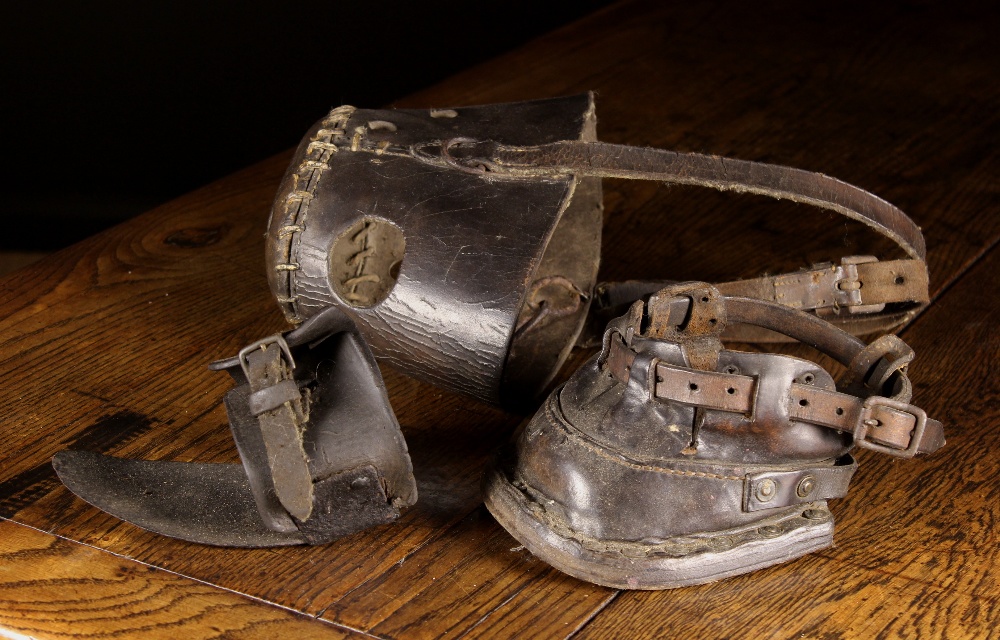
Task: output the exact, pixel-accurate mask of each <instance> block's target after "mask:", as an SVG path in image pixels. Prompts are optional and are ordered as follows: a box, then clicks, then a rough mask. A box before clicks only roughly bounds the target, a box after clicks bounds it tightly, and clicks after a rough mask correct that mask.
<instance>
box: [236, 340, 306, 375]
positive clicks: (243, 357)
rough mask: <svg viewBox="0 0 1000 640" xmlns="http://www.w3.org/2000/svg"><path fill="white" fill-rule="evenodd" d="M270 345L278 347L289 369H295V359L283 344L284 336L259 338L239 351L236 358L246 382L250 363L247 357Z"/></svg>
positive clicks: (285, 343)
mask: <svg viewBox="0 0 1000 640" xmlns="http://www.w3.org/2000/svg"><path fill="white" fill-rule="evenodd" d="M272 344H276V345H278V348H280V349H281V352H282V353H284V354H285V358H286V359H287V360H288V366H289V368H291V369H294V368H295V359H294V358H293V357H292V350H291V349H289V348H288V343H287V342H285V336H284V335H283V334H280V333H276V334H274V335H273V336H267V337H266V338H261V339H260V340H258V341H257V342H252V343H250V344H248V345H247V346H245V347H243V348H242V349H240V353H239V355H238V356H237V358H239V361H240V368H241V369H243V375H245V376H246V377H247V380H249V379H250V363H249V362H247V356H248V355H249V354H250V352H251V351H253V350H254V349H262V348H265V347H267V346H269V345H272Z"/></svg>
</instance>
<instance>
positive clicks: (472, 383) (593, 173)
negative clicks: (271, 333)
mask: <svg viewBox="0 0 1000 640" xmlns="http://www.w3.org/2000/svg"><path fill="white" fill-rule="evenodd" d="M604 177H616V178H629V179H638V180H654V181H662V182H667V183H676V184H689V185H698V186H704V187H709V188H713V189H718V190H723V191H736V192H747V193H754V194H761V195H766V196H770V197H774V198H780V199H787V200H793V201H795V202H800V203H804V204H809V205H813V206H815V207H819V208H823V209H827V210H831V211H835V212H837V213H840V214H842V215H845V216H847V217H849V218H852V219H854V220H858V221H860V222H863V223H865V224H866V225H868V226H869V227H871V228H872V229H874V230H875V231H877V232H879V233H881V234H883V235H885V236H887V237H889V238H891V239H892V240H893V241H895V242H896V243H897V244H898V245H899V247H901V249H902V250H903V251H904V252H905V253H906V254H907V256H908V257H907V258H905V259H900V260H888V261H879V260H877V259H876V258H875V257H874V256H853V257H848V258H845V259H844V260H843V261H842V262H841V264H838V265H833V264H826V265H815V266H813V267H812V268H809V269H806V270H803V271H800V272H796V273H791V274H786V275H781V276H769V277H764V278H758V279H753V280H745V281H739V282H734V283H726V284H723V285H719V288H720V290H721V291H724V292H725V293H727V294H728V295H740V296H749V297H757V298H761V299H765V300H771V301H775V302H781V303H783V304H786V305H788V306H792V307H795V308H800V309H807V310H814V311H816V312H818V313H825V314H828V315H830V316H831V319H832V320H834V321H836V322H838V323H841V324H842V325H843V326H844V327H845V328H847V329H848V330H850V331H852V332H855V333H871V332H875V331H885V330H888V329H889V328H891V327H893V326H896V325H898V324H900V323H902V322H905V321H906V320H908V319H909V318H911V317H912V315H913V314H914V313H915V312H916V310H917V309H918V308H919V307H920V306H922V305H923V304H925V303H926V302H927V301H928V299H929V297H928V279H927V269H926V265H925V260H924V241H923V236H922V235H921V233H920V229H919V227H917V226H916V225H915V224H914V223H913V221H912V220H910V219H909V218H908V217H907V216H906V215H905V214H904V213H903V212H902V211H900V210H899V209H897V208H896V207H894V206H892V205H891V204H889V203H887V202H885V201H884V200H882V199H880V198H878V197H876V196H874V195H872V194H870V193H867V192H865V191H863V190H861V189H858V188H857V187H853V186H851V185H848V184H845V183H843V182H840V181H839V180H836V179H834V178H830V177H827V176H824V175H820V174H817V173H810V172H807V171H802V170H799V169H792V168H789V167H782V166H777V165H768V164H761V163H756V162H747V161H742V160H734V159H728V158H720V157H716V156H705V155H699V154H692V153H675V152H672V151H666V150H661V149H648V148H639V147H631V146H624V145H615V144H608V143H602V142H598V141H597V135H596V116H595V109H594V102H593V96H592V95H590V94H585V95H579V96H572V97H566V98H556V99H550V100H539V101H534V102H521V103H512V104H500V105H487V106H479V107H463V108H456V109H423V110H420V109H401V110H371V109H356V108H354V107H350V106H344V107H338V108H336V109H334V110H333V111H331V112H330V114H329V115H328V116H327V117H325V118H323V119H322V120H321V121H320V122H318V123H317V124H316V125H315V126H313V128H312V129H310V130H309V132H308V133H307V134H306V136H305V138H304V139H303V141H302V143H301V145H300V146H299V148H298V150H297V151H296V153H295V155H294V157H293V160H292V163H291V166H290V167H289V170H288V172H287V173H286V175H285V177H284V180H283V182H282V184H281V187H280V189H279V191H278V194H277V198H276V200H275V203H274V208H273V210H272V213H271V219H270V223H269V232H268V244H267V263H268V269H267V272H268V278H269V281H270V285H271V290H272V292H273V294H274V296H275V298H276V299H277V301H278V303H279V304H280V305H281V307H282V309H283V310H284V312H285V314H286V316H287V318H288V319H289V320H290V321H291V322H293V323H298V322H301V321H303V320H305V319H307V318H309V317H311V316H312V315H314V314H316V313H318V312H320V311H321V310H323V309H325V308H327V307H329V306H338V307H341V308H342V309H344V311H345V312H346V313H347V314H348V315H350V316H351V317H352V318H353V319H354V321H355V322H356V323H357V324H358V326H359V328H360V330H361V332H362V333H363V334H364V336H365V338H366V339H367V340H368V341H369V343H370V345H371V347H372V350H373V351H374V353H375V355H376V356H377V357H378V358H380V359H382V360H385V361H387V362H388V363H389V364H391V365H393V366H395V367H397V368H399V369H401V370H402V371H404V372H406V373H407V374H408V375H412V376H415V377H417V378H420V379H423V380H425V381H428V382H430V383H432V384H436V385H438V386H442V387H445V388H448V389H451V390H455V391H458V392H461V393H464V394H467V395H470V396H473V397H476V398H479V399H481V400H484V401H487V402H494V403H496V402H500V403H503V404H508V405H510V404H514V403H518V402H521V401H523V400H524V399H525V398H532V397H534V396H536V395H537V394H539V393H540V392H541V391H542V390H543V389H544V388H545V387H546V386H547V384H548V383H549V382H550V381H551V380H552V378H553V377H554V375H555V373H556V372H557V371H558V369H559V367H560V365H561V364H562V362H563V361H564V359H565V358H566V356H567V354H568V353H569V351H570V349H571V348H572V347H573V345H574V343H575V341H576V338H577V336H578V335H579V333H580V331H581V328H582V327H583V325H584V320H585V318H586V315H587V312H588V308H589V307H590V306H591V301H592V300H593V299H594V296H595V286H596V294H597V302H598V303H599V305H600V306H602V307H608V306H610V307H612V308H613V307H615V306H617V305H619V304H621V303H623V302H624V303H626V304H627V303H629V302H631V301H632V300H634V299H636V298H638V297H640V296H643V295H648V294H649V293H652V292H653V291H655V290H656V289H658V288H660V286H662V283H652V284H651V283H643V282H628V283H623V284H620V285H615V284H608V285H600V286H597V285H596V284H595V283H596V276H597V267H598V262H599V256H600V238H601V225H602V215H601V208H602V196H601V179H602V178H604ZM665 275H666V276H669V274H665ZM605 322H606V320H605ZM601 326H603V323H602V324H601ZM774 335H775V334H774V333H770V334H767V335H763V334H762V333H761V332H758V333H757V334H755V335H750V334H746V333H744V334H743V337H744V338H753V339H767V338H768V337H769V336H771V337H773V336H774Z"/></svg>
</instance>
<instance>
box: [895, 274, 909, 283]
mask: <svg viewBox="0 0 1000 640" xmlns="http://www.w3.org/2000/svg"><path fill="white" fill-rule="evenodd" d="M893 282H895V283H896V284H903V283H904V282H906V278H904V277H903V276H896V279H895V280H893Z"/></svg>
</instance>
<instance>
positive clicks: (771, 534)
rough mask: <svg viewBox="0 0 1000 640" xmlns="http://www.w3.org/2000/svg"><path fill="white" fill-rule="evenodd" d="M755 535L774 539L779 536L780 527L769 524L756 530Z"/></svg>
mask: <svg viewBox="0 0 1000 640" xmlns="http://www.w3.org/2000/svg"><path fill="white" fill-rule="evenodd" d="M757 533H759V534H760V535H762V536H764V537H765V538H775V537H777V536H780V535H781V527H779V526H776V525H773V524H769V525H767V526H766V527H761V528H760V529H757Z"/></svg>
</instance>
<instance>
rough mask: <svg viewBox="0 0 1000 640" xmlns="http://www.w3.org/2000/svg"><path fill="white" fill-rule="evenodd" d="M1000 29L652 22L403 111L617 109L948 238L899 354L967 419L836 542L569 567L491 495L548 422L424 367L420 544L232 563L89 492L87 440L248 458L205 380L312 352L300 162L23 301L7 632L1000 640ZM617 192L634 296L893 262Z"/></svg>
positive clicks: (861, 511) (415, 511)
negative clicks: (302, 261) (294, 266)
mask: <svg viewBox="0 0 1000 640" xmlns="http://www.w3.org/2000/svg"><path fill="white" fill-rule="evenodd" d="M791 12H794V15H792V13H791ZM995 14H996V12H995V11H992V10H990V9H989V8H987V7H985V5H984V7H976V6H962V7H953V6H945V5H934V6H932V5H925V4H914V5H909V4H903V5H896V6H887V5H876V4H874V3H872V4H871V5H870V6H869V4H868V3H860V2H859V3H856V4H840V3H838V4H837V5H835V6H832V7H825V6H820V5H815V4H810V5H787V4H782V5H777V4H776V5H775V6H771V5H769V4H765V5H761V4H760V3H739V2H725V3H711V4H709V3H671V4H667V3H659V2H652V1H650V2H643V1H635V2H623V3H621V4H617V5H613V6H611V7H608V8H607V9H605V10H602V11H600V12H598V13H596V14H594V15H592V16H590V17H588V18H585V19H583V20H581V21H579V22H577V23H574V24H572V25H570V26H568V27H566V28H563V29H561V30H558V31H556V32H554V33H551V34H549V35H548V36H546V37H543V38H541V39H540V40H537V41H535V42H532V43H530V44H529V45H527V46H525V47H523V48H521V49H519V50H517V51H514V52H512V53H510V54H508V55H505V56H503V57H501V58H498V59H496V60H493V61H491V62H489V63H487V64H485V65H482V66H479V67H476V68H473V69H470V70H468V71H466V72H464V73H462V74H460V75H458V76H456V77H454V78H452V79H450V80H448V81H447V82H444V83H442V84H440V85H439V86H435V87H432V88H430V89H427V90H426V91H423V92H421V93H419V94H417V95H413V96H410V97H408V98H407V99H405V100H401V101H399V103H398V106H424V107H426V106H436V107H441V106H448V105H456V106H457V105H464V104H475V103H486V102H493V101H506V100H517V99H524V98H532V97H543V96H551V95H560V94H569V93H575V92H580V91H584V90H587V89H595V90H596V91H597V92H598V116H599V119H600V123H599V135H600V136H601V138H602V139H604V140H608V141H614V142H627V143H634V144H643V145H656V146H664V147H668V148H674V149H678V150H689V151H699V152H709V153H716V154H721V155H730V156H734V157H740V158H745V159H749V160H761V161H767V162H778V163H783V164H789V165H794V166H798V167H802V168H805V169H810V170H815V171H820V172H823V173H826V174H829V175H834V176H837V177H839V178H841V179H843V180H846V181H849V182H852V183H854V184H857V185H859V186H862V187H864V188H867V189H869V190H872V191H874V192H875V193H878V194H879V195H881V196H883V197H885V198H886V199H888V200H889V201H891V202H893V203H894V204H896V205H898V206H900V207H901V208H902V209H903V210H905V211H906V212H908V213H909V214H910V215H911V216H912V217H913V218H914V219H915V220H916V221H917V222H918V223H919V224H920V225H921V226H922V227H923V229H924V232H925V234H926V236H927V245H928V248H929V260H930V269H931V276H932V282H931V287H932V292H933V296H934V300H933V303H932V304H931V306H930V308H929V309H928V310H927V311H926V312H925V313H923V314H922V315H921V316H919V317H918V318H917V319H916V320H915V321H914V322H912V323H911V324H910V325H909V326H907V327H905V328H904V329H902V330H901V332H900V333H901V335H902V337H903V338H904V339H905V340H906V341H907V342H908V343H909V344H911V345H912V346H913V347H914V349H915V350H916V352H917V360H916V362H915V363H914V364H913V366H912V367H911V375H912V378H913V380H914V383H915V387H916V392H915V402H916V403H917V404H918V405H919V406H922V407H923V408H925V409H926V410H927V411H928V413H929V414H930V415H932V416H934V417H936V418H938V419H940V420H941V421H943V422H944V423H945V425H946V429H947V435H948V445H947V446H946V448H945V449H943V450H942V451H940V452H939V453H938V454H936V455H934V456H930V457H928V458H926V459H918V460H914V461H900V460H896V459H889V458H885V457H880V456H878V455H876V454H872V453H871V452H861V454H860V456H859V458H860V462H861V469H860V471H859V473H858V475H857V476H856V478H855V481H854V483H853V486H852V490H851V494H850V496H849V497H847V498H845V499H842V500H839V501H835V502H834V503H833V504H832V508H833V511H834V514H835V516H836V518H837V534H836V541H837V546H836V547H835V548H833V549H829V550H827V551H824V552H822V553H818V554H814V555H812V556H809V557H806V558H803V559H800V560H797V561H795V562H791V563H788V564H785V565H782V566H778V567H774V568H771V569H767V570H763V571H759V572H757V573H753V574H751V575H745V576H741V577H737V578H734V579H730V580H726V581H723V582H720V583H716V584H709V585H704V586H699V587H691V588H685V589H679V590H674V591H668V592H621V591H615V590H612V589H606V588H603V587H598V586H594V585H591V584H586V583H583V582H580V581H578V580H575V579H573V578H570V577H567V576H565V575H562V574H560V573H559V572H557V571H555V570H554V569H552V568H550V567H548V566H547V565H545V564H544V563H542V562H541V561H539V560H536V559H535V558H533V557H532V556H531V555H530V554H529V553H528V552H526V551H524V550H523V549H522V548H521V547H520V545H519V544H518V543H517V542H516V541H515V540H514V539H513V538H512V537H510V536H509V535H508V534H507V533H506V532H505V531H504V530H503V529H501V528H500V527H499V526H498V525H497V524H496V523H495V522H494V520H493V519H492V518H491V517H490V515H489V514H488V512H486V511H485V509H484V508H483V506H482V503H481V499H480V497H479V491H478V482H479V476H480V473H481V470H482V468H483V465H484V461H485V460H486V458H487V456H488V455H489V453H490V452H491V450H493V449H494V448H495V447H496V446H497V445H498V444H499V443H500V442H502V440H503V439H504V438H505V437H506V435H507V434H508V433H509V432H510V430H511V429H512V428H513V427H515V426H516V424H517V423H518V421H519V420H520V418H519V417H517V416H512V415H508V414H505V413H503V412H501V411H500V410H497V409H493V408H490V407H487V406H484V405H481V404H477V403H475V402H472V401H469V400H465V399H462V398H459V397H457V396H453V395H451V394H449V393H446V392H442V391H439V390H437V389H434V388H432V387H429V386H426V385H423V384H421V383H417V382H414V381H412V380H409V379H407V378H405V377H403V376H401V375H399V374H397V373H395V372H393V371H385V375H386V379H387V384H388V386H389V392H390V396H391V400H392V403H393V406H394V407H395V410H396V412H397V415H398V418H399V421H400V423H401V424H402V426H403V430H404V433H405V435H406V439H407V441H408V443H409V446H410V450H411V452H412V455H413V462H414V467H415V472H416V476H417V479H418V483H419V490H420V501H419V503H418V504H417V505H416V506H415V507H413V508H411V509H409V510H408V511H407V512H406V513H405V515H404V516H403V517H402V518H401V519H400V520H399V521H398V522H397V523H395V524H393V525H389V526H383V527H379V528H376V529H374V530H370V531H367V532H363V533H360V534H356V535H353V536H350V537H348V538H345V539H342V540H340V541H338V542H335V543H333V544H330V545H327V546H323V547H315V548H284V549H265V550H250V551H247V550H227V549H219V548H209V547H202V546H198V545H194V544H188V543H184V542H179V541H176V540H171V539H167V538H163V537H159V536H156V535H153V534H150V533H147V532H145V531H142V530H140V529H138V528H136V527H134V526H132V525H129V524H125V523H122V522H120V521H118V520H116V519H115V518H112V517H110V516H107V515H105V514H103V513H101V512H100V511H98V510H96V509H94V508H92V507H90V506H88V505H87V504H85V503H83V502H82V501H81V500H79V499H77V498H75V497H74V496H73V495H72V494H70V493H69V492H68V491H67V490H66V489H64V488H63V487H62V486H61V485H60V484H59V482H58V481H57V480H56V478H55V476H54V474H53V472H52V469H51V467H50V465H49V459H50V458H51V456H52V455H53V454H54V453H55V452H56V451H59V450H61V449H65V448H68V447H72V448H83V449H92V450H98V451H103V452H107V453H112V454H115V455H119V456H125V457H141V458H154V459H170V460H185V461H203V462H234V461H236V460H237V454H236V451H235V447H234V446H233V443H232V440H231V438H230V435H229V433H228V429H227V428H226V426H225V425H226V418H225V413H224V411H223V409H222V407H221V406H220V405H219V400H220V398H221V397H222V394H223V393H224V392H225V391H226V389H227V388H228V387H229V385H230V383H229V381H228V377H227V376H225V375H222V374H217V373H211V372H209V371H208V370H207V369H206V367H205V364H206V363H207V362H208V361H210V360H213V359H215V358H219V357H223V356H229V355H232V354H234V353H235V352H236V351H237V350H238V349H239V348H240V347H241V346H242V345H244V344H246V343H248V342H250V341H251V340H253V339H256V338H258V337H261V336H264V335H267V334H269V333H273V332H275V331H276V330H279V329H282V328H284V325H283V320H282V319H281V317H280V315H279V313H278V311H277V309H276V306H275V304H274V303H273V301H272V300H271V297H270V294H269V293H268V290H267V286H266V283H265V279H264V274H263V260H262V255H263V239H262V234H263V231H264V228H265V226H264V225H265V219H266V217H267V214H268V210H269V207H270V203H271V198H272V196H273V194H274V192H275V189H276V186H277V182H278V179H279V178H280V176H281V174H282V172H283V171H284V168H285V165H286V163H287V161H288V158H289V156H288V155H281V156H279V157H276V158H272V159H270V160H268V161H265V162H263V163H261V164H259V165H257V166H254V167H251V168H249V169H246V170H245V171H242V172H240V173H238V174H236V175H232V176H229V177H227V178H225V179H222V180H220V181H218V182H216V183H213V184H211V185H208V186H206V187H204V188H203V189H200V190H198V191H196V192H194V193H191V194H189V195H187V196H185V197H183V198H180V199H178V200H176V201H174V202H171V203H169V204H166V205H164V206H162V207H160V208H158V209H155V210H153V211H151V212H149V213H147V214H145V215H143V216H140V217H138V218H136V219H133V220H131V221H129V222H127V223H126V224H123V225H121V226H118V227H116V228H113V229H111V230H109V231H106V232H104V233H101V234H99V235H97V236H94V237H92V238H90V239H89V240H87V241H85V242H82V243H80V244H78V245H75V246H73V247H70V248H69V249H66V250H64V251H62V252H60V253H58V254H56V255H54V256H52V257H50V258H49V259H46V260H44V261H42V262H40V263H37V264H35V265H32V266H30V267H28V268H25V269H22V270H21V271H18V272H15V273H13V274H11V275H9V276H7V277H5V278H4V279H3V280H0V298H2V307H0V309H2V310H3V314H2V315H3V319H2V320H0V345H2V346H0V372H2V374H3V377H2V380H3V388H2V390H0V409H2V411H0V415H2V418H0V434H2V438H3V443H4V454H3V456H4V458H3V464H2V467H0V516H2V518H3V519H2V520H0V637H5V638H21V637H23V636H33V637H67V636H73V637H91V636H93V637H104V636H112V635H114V636H121V635H133V634H134V635H140V634H142V635H144V636H149V637H164V638H177V637H185V638H202V637H216V636H233V637H262V638H263V637H274V636H277V635H278V634H282V635H287V636H289V637H314V636H315V637H328V636H332V637H338V636H360V635H369V636H372V637H380V638H410V637H445V636H447V637H454V636H470V637H471V636H500V637H509V636H526V635H531V636H540V637H568V636H579V637H583V638H601V637H637V636H646V637H701V638H715V637H793V636H794V637H800V636H805V637H823V638H841V637H864V638H871V637H917V636H920V637H948V638H957V637H986V636H989V635H990V633H991V629H992V627H993V625H994V624H996V622H997V619H998V618H1000V587H998V584H997V575H998V571H997V570H998V568H1000V563H998V556H997V549H998V544H997V543H998V536H997V533H996V530H995V527H996V526H997V519H998V517H1000V509H998V506H997V495H998V491H997V488H998V480H997V478H998V477H1000V455H998V453H997V451H998V449H1000V409H998V404H997V401H998V393H997V391H998V383H997V380H998V376H997V373H996V372H995V371H994V367H996V366H998V365H1000V339H998V338H997V336H996V332H995V329H996V324H995V320H994V317H993V315H992V314H993V313H1000V283H998V279H997V275H998V266H1000V252H998V251H997V248H996V245H997V240H998V238H1000V216H998V214H997V212H998V207H1000V188H998V187H1000V181H998V179H1000V172H998V163H997V160H998V153H1000V151H998V150H1000V144H998V143H1000V78H998V77H997V75H998V74H997V72H998V70H1000V56H998V51H1000V49H998V47H997V46H996V34H997V33H1000V21H998V20H997V17H996V15H995ZM465 46H474V34H469V33H465V34H456V41H455V50H456V55H460V53H461V50H462V47H465ZM362 106H371V105H362ZM316 115H317V117H319V116H320V115H322V114H316ZM288 142H289V145H291V144H292V143H294V142H296V141H294V140H289V141H288ZM606 192H607V193H606V197H605V201H606V205H607V221H606V225H605V244H606V246H605V250H604V267H603V272H602V277H603V278H615V277H619V278H620V277H625V276H631V277H673V278H676V279H704V280H723V279H732V278H736V277H747V276H753V275H756V274H758V273H760V272H764V271H769V272H776V271H779V270H783V269H795V268H798V267H799V266H804V265H808V264H810V263H812V262H818V261H822V260H827V259H831V258H838V257H839V256H841V255H848V254H852V253H865V252H870V251H877V252H883V251H884V249H885V247H884V245H883V244H881V243H880V242H879V241H878V240H877V239H875V238H872V237H871V235H870V234H869V233H868V232H866V231H864V230H861V229H858V228H857V226H855V225H853V224H848V223H846V222H844V221H842V220H840V219H837V218H836V217H834V216H833V215H832V214H831V215H827V214H825V213H817V211H815V210H812V209H810V208H808V207H800V206H795V205H791V204H787V203H774V202H771V201H765V200H764V199H761V198H754V197H734V196H725V195H719V194H714V193H708V192H702V191H700V190H697V189H688V188H665V187H662V186H658V185H650V184H628V183H624V182H617V181H608V182H607V183H606ZM795 353H801V354H803V355H808V354H807V352H806V351H796V352H795Z"/></svg>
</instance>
